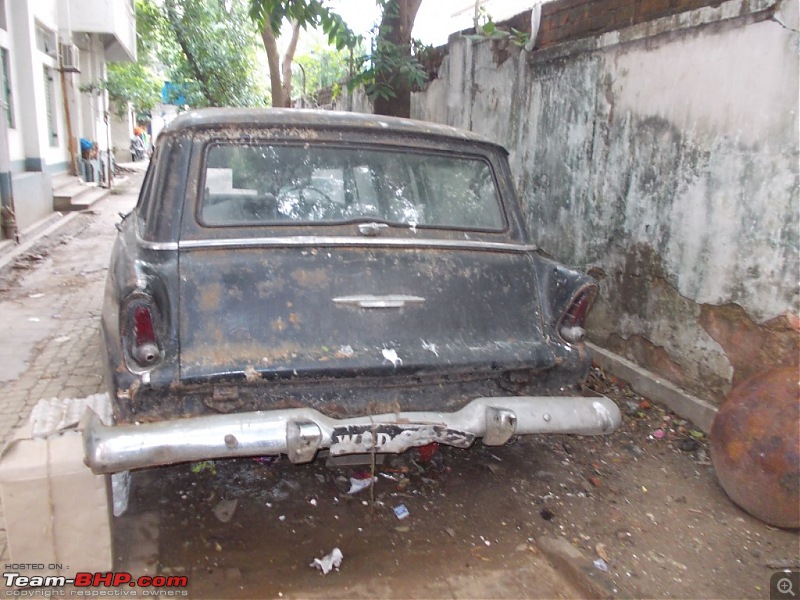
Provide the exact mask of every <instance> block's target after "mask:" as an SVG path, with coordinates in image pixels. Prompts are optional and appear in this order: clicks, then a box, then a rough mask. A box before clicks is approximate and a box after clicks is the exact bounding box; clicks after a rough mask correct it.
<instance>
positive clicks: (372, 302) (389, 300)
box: [333, 294, 425, 308]
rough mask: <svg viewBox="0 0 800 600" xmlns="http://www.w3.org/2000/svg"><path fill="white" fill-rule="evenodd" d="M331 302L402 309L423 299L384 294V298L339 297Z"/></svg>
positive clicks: (360, 295)
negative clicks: (407, 304)
mask: <svg viewBox="0 0 800 600" xmlns="http://www.w3.org/2000/svg"><path fill="white" fill-rule="evenodd" d="M333 301H334V302H335V303H336V304H352V305H355V306H358V307H360V308H403V307H404V306H405V305H406V303H410V304H422V303H423V302H425V298H422V297H421V296H408V295H406V294H386V295H385V296H375V295H373V294H355V295H353V296H339V297H337V298H333Z"/></svg>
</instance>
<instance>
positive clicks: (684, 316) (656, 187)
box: [412, 0, 800, 402]
mask: <svg viewBox="0 0 800 600" xmlns="http://www.w3.org/2000/svg"><path fill="white" fill-rule="evenodd" d="M611 1H612V0H602V1H601V2H596V3H595V2H588V1H587V0H559V1H558V2H555V3H553V5H552V6H551V7H550V8H549V9H548V10H550V11H551V16H550V17H548V16H547V15H543V17H542V26H541V29H540V36H539V38H538V41H539V42H541V40H544V41H545V42H547V43H545V44H544V45H546V46H549V47H546V48H543V49H542V48H538V49H534V50H533V51H532V52H526V51H524V50H521V49H519V48H517V47H516V46H514V45H513V44H507V43H505V42H502V41H501V42H494V41H489V40H487V41H480V42H474V41H471V40H468V39H466V38H463V37H460V36H453V37H451V40H450V43H449V47H448V54H447V56H446V57H445V58H444V62H443V63H442V65H441V67H440V68H439V72H438V78H437V79H435V80H434V81H433V82H431V83H430V85H429V86H428V88H427V90H426V91H425V92H421V93H418V94H415V96H414V98H413V102H412V116H413V117H415V118H421V119H425V120H431V121H438V122H442V123H448V124H451V125H455V126H459V127H463V128H467V129H472V130H474V131H477V132H479V133H482V134H484V135H486V136H488V137H490V138H492V139H495V140H497V141H499V142H501V143H503V144H504V145H506V147H508V148H509V149H510V151H511V162H512V168H513V171H514V173H515V174H516V177H517V185H518V189H519V192H520V195H521V197H522V200H523V202H524V204H525V210H526V215H527V222H528V226H529V228H530V231H531V233H532V236H533V239H534V241H535V243H537V244H538V245H539V246H540V247H541V249H542V251H544V252H545V253H547V254H549V255H552V256H554V257H555V258H557V259H559V260H561V261H564V262H566V263H568V264H571V265H574V266H577V267H578V268H580V269H584V270H586V271H589V272H590V273H591V274H593V275H594V276H596V277H597V278H598V279H599V280H600V285H601V299H600V300H599V301H598V304H597V305H596V307H595V309H594V311H593V313H592V316H591V319H590V323H589V328H590V337H591V339H593V340H594V341H596V342H597V343H599V344H600V345H602V346H606V347H608V348H610V349H612V350H614V351H617V352H619V353H621V354H623V355H624V356H626V357H628V358H630V359H631V360H633V361H635V362H637V363H638V364H641V365H643V366H645V367H647V368H649V369H651V370H653V371H655V372H657V373H659V374H661V375H663V376H664V377H666V378H667V379H670V380H672V381H673V382H675V383H677V384H678V385H681V386H682V387H684V388H687V389H689V390H691V391H693V392H695V393H696V394H697V395H699V396H701V397H704V398H706V399H708V400H711V401H713V402H718V401H719V400H721V399H722V398H723V397H724V395H725V394H726V393H727V392H728V391H729V390H730V388H731V386H732V385H733V384H735V383H737V382H738V381H740V380H742V379H744V378H746V377H748V376H750V375H753V374H755V373H757V372H760V371H762V370H764V369H767V368H770V367H771V366H774V365H781V364H792V363H794V364H796V362H797V359H798V354H799V349H798V337H799V336H798V329H799V326H798V317H797V314H798V312H800V302H799V300H798V277H799V275H798V265H799V259H798V246H799V244H800V242H799V241H798V223H800V214H799V212H798V210H799V205H800V203H799V202H798V184H799V183H800V177H799V175H798V161H799V159H800V154H799V151H798V145H799V144H798V48H799V47H800V45H799V44H800V36H798V14H797V0H791V1H785V2H775V1H770V0H750V1H742V0H730V1H727V2H722V3H720V2H713V3H712V2H708V1H707V2H705V3H702V2H697V1H696V0H692V1H691V2H689V1H688V0H687V2H684V4H686V5H687V6H684V7H683V9H682V10H681V7H680V6H678V7H677V8H676V6H677V5H676V3H672V2H666V1H664V2H660V0H650V2H633V0H614V2H615V3H616V5H617V6H622V5H625V3H626V2H627V3H628V4H629V5H632V6H638V7H639V10H640V11H641V10H642V6H643V5H646V4H650V5H653V4H658V5H663V6H662V11H661V13H659V12H658V11H655V10H651V11H650V13H649V17H648V18H643V19H638V20H634V21H632V22H634V23H635V24H634V25H632V26H630V27H625V28H619V27H618V26H616V28H615V27H613V26H612V27H609V26H608V25H607V23H606V24H605V25H604V24H603V23H602V22H600V21H602V19H601V18H600V17H597V15H596V14H595V13H593V12H592V10H591V5H593V4H596V5H600V4H602V3H603V2H605V3H608V2H611ZM701 4H707V5H708V6H702V7H700V8H698V6H699V5H701ZM545 6H548V5H545ZM576 7H582V10H583V12H582V13H581V14H583V15H584V16H583V18H584V19H588V20H592V19H595V21H596V22H595V23H594V25H591V26H590V25H587V24H584V26H583V27H581V26H576V24H575V19H578V18H580V17H576V16H574V14H573V16H572V17H570V18H569V19H565V18H564V17H563V12H564V11H563V10H561V9H564V10H566V9H569V10H571V11H574V9H575V8H576ZM600 8H602V7H600ZM622 8H624V6H622ZM651 8H652V6H651ZM559 13H561V15H562V16H561V17H559V16H558V14H559ZM601 14H602V15H605V16H604V17H603V18H605V19H607V20H608V19H611V18H617V17H614V15H609V14H608V11H606V12H605V13H601ZM658 15H662V16H658ZM596 17H597V18H596ZM656 17H657V18H656ZM553 19H560V20H559V21H558V22H559V23H564V22H567V23H569V22H570V19H572V26H573V29H574V31H573V33H572V34H570V33H569V32H567V31H566V30H562V31H561V33H560V34H559V36H560V37H558V36H555V34H552V33H548V31H552V30H553V29H554V23H555V21H553ZM592 27H594V30H601V31H607V32H606V33H602V34H600V35H597V34H596V33H594V32H593V31H594V30H593V29H592ZM575 32H577V33H575ZM548 35H549V36H550V38H548V37H547V36H548ZM556 38H557V39H556ZM548 40H549V41H548ZM553 40H555V41H553ZM541 45H542V44H541V43H539V44H538V46H541Z"/></svg>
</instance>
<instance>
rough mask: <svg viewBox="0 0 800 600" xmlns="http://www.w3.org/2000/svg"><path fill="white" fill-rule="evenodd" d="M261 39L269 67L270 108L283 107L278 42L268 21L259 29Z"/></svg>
mask: <svg viewBox="0 0 800 600" xmlns="http://www.w3.org/2000/svg"><path fill="white" fill-rule="evenodd" d="M261 39H262V41H263V42H264V49H265V50H266V51H267V64H268V65H269V84H270V89H271V90H272V106H276V107H277V106H285V105H284V101H283V86H282V85H281V65H280V61H281V55H280V52H278V42H277V40H276V38H275V32H274V31H272V25H271V24H270V20H269V19H268V18H267V19H264V26H263V27H262V28H261Z"/></svg>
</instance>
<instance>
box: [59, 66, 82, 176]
mask: <svg viewBox="0 0 800 600" xmlns="http://www.w3.org/2000/svg"><path fill="white" fill-rule="evenodd" d="M60 60H61V58H60V57H59V61H60ZM58 70H59V71H60V72H61V96H62V97H63V98H64V118H65V119H66V121H67V151H68V152H69V174H70V175H77V174H78V159H77V154H78V151H77V147H76V144H75V136H74V135H72V116H71V115H70V110H69V98H68V97H67V76H66V73H64V67H63V65H61V64H59V65H58Z"/></svg>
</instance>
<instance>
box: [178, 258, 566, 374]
mask: <svg viewBox="0 0 800 600" xmlns="http://www.w3.org/2000/svg"><path fill="white" fill-rule="evenodd" d="M179 260H180V290H179V294H180V297H179V305H180V309H179V323H178V326H179V329H180V340H181V350H180V373H181V379H182V380H183V381H201V380H204V379H208V378H211V379H217V378H223V379H227V378H230V377H234V378H238V377H241V376H242V375H244V376H246V377H247V378H248V379H252V378H254V377H258V376H259V375H262V376H269V375H276V374H284V375H289V374H291V375H297V376H308V375H311V376H314V375H333V376H337V375H343V376H347V375H354V374H372V375H375V374H381V373H384V372H385V373H396V374H399V373H401V372H402V373H406V374H419V375H421V376H422V375H424V374H425V373H426V372H436V373H437V374H441V373H442V372H443V371H448V370H451V371H463V370H465V369H466V370H474V369H487V370H490V371H491V370H497V369H504V368H520V367H536V368H547V367H549V366H552V362H553V358H552V356H551V355H550V353H549V352H548V351H547V346H546V344H545V343H544V340H543V337H542V331H541V319H540V316H539V306H538V297H537V292H536V288H535V281H536V279H535V273H534V266H533V260H532V257H531V256H530V255H529V254H527V253H525V252H514V251H487V250H484V249H462V248H446V249H442V248H387V247H379V246H378V247H374V246H373V247H331V248H326V247H320V248H311V247H304V246H297V247H279V248H263V247H261V248H259V247H249V248H236V249H230V248H213V247H209V248H202V247H200V248H186V249H181V251H180V258H179Z"/></svg>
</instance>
